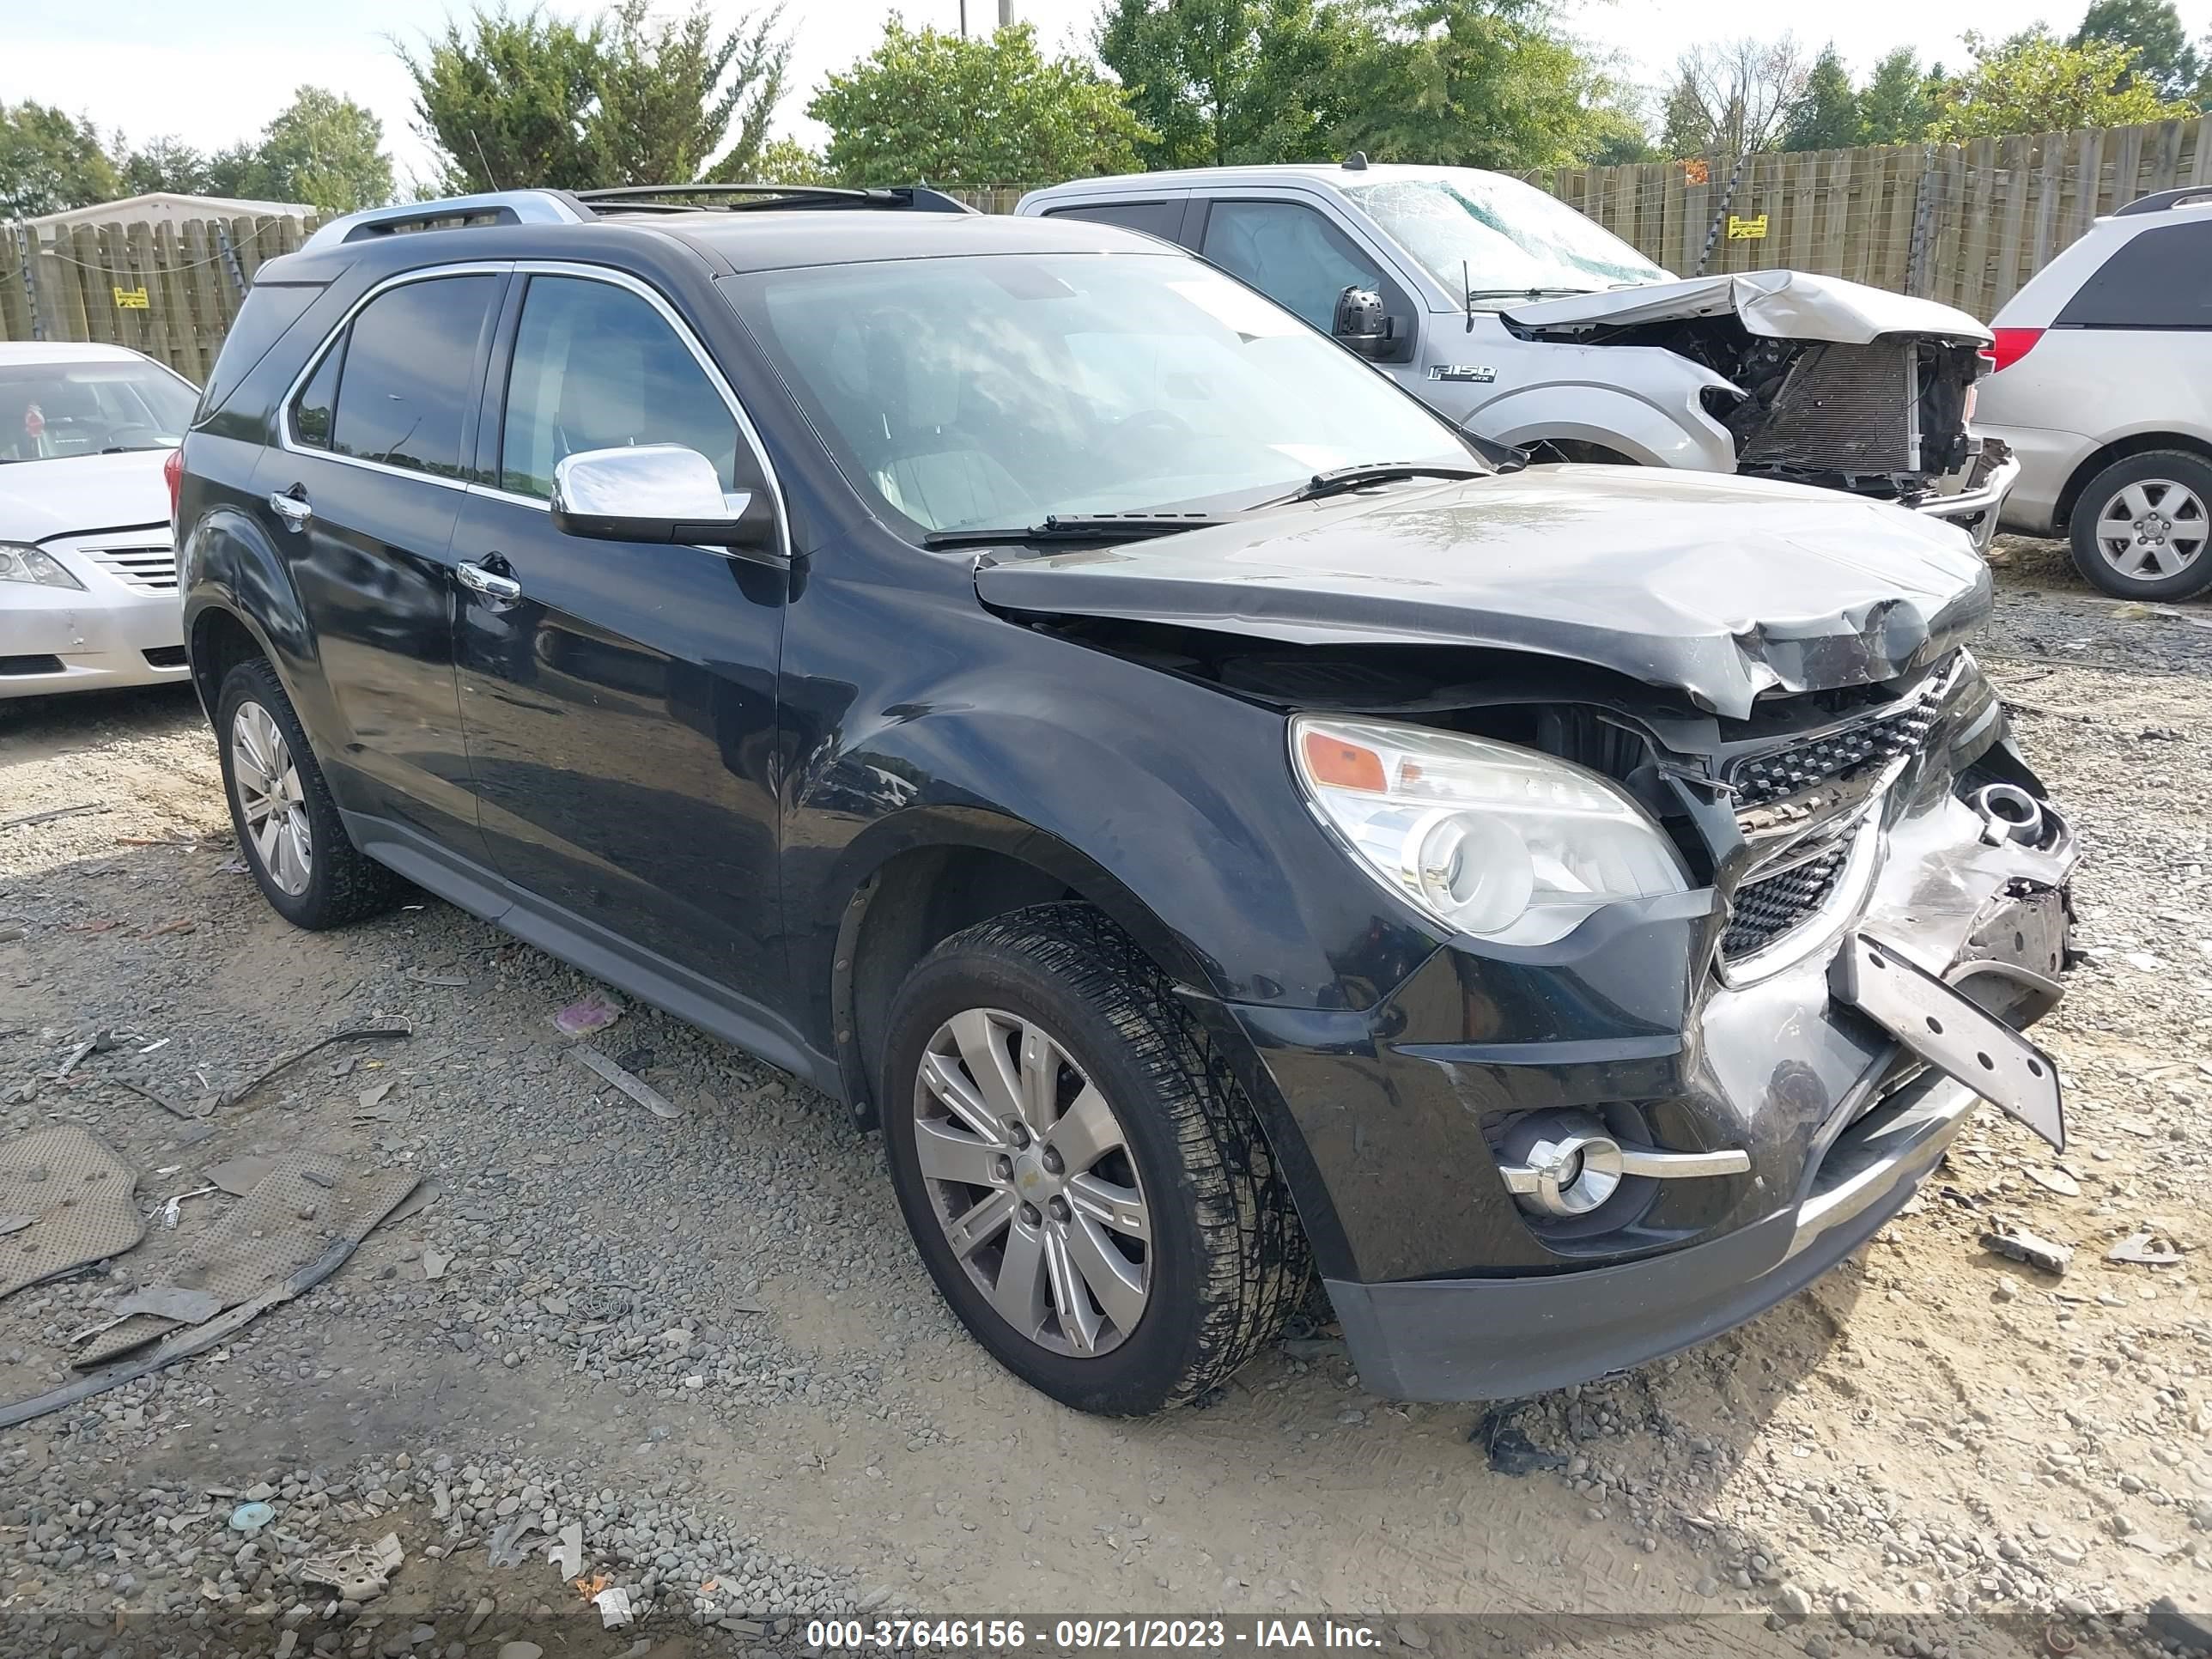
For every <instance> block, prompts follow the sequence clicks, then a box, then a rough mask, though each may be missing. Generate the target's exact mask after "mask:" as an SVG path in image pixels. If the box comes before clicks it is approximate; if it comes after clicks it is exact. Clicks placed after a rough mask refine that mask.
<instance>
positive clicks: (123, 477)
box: [0, 343, 199, 697]
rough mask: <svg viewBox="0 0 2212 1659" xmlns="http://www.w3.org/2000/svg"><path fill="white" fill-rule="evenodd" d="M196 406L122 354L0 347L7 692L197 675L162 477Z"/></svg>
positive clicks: (155, 367) (185, 390)
mask: <svg viewBox="0 0 2212 1659" xmlns="http://www.w3.org/2000/svg"><path fill="white" fill-rule="evenodd" d="M198 400H199V392H198V391H197V388H196V387H194V386H193V385H192V383H191V381H189V380H185V379H184V378H183V377H182V376H181V375H179V374H173V373H172V372H171V371H169V370H168V369H167V368H163V367H162V366H161V364H159V363H157V362H154V361H153V360H152V359H151V358H149V357H146V356H141V355H140V354H139V353H137V352H136V351H131V350H129V349H125V348H124V347H122V346H112V345H86V344H82V343H52V344H40V343H15V344H0V697H25V696H44V695H46V694H47V693H50V692H55V691H76V690H89V689H92V688H95V687H109V686H125V685H154V684H162V683H165V682H167V681H170V680H181V679H184V678H185V677H186V676H187V675H188V674H189V672H190V670H189V669H187V668H186V666H185V639H184V625H183V620H182V613H181V611H179V606H178V603H177V569H176V560H175V556H174V554H173V552H172V550H171V548H170V536H169V491H168V486H167V483H166V482H165V481H164V480H163V478H162V476H161V468H162V464H163V463H164V462H165V461H167V459H168V458H169V456H170V455H171V454H172V453H174V451H175V449H176V447H177V445H178V444H179V442H180V441H182V440H183V437H184V434H185V427H186V426H188V425H189V424H190V423H191V416H192V408H193V405H194V404H197V402H198Z"/></svg>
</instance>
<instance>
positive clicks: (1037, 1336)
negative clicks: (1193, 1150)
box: [914, 1008, 1152, 1358]
mask: <svg viewBox="0 0 2212 1659" xmlns="http://www.w3.org/2000/svg"><path fill="white" fill-rule="evenodd" d="M914 1117H915V1124H914V1132H915V1133H914V1138H915V1158H916V1160H917V1161H918V1162H919V1164H920V1165H921V1173H922V1176H923V1179H924V1181H925V1183H926V1185H927V1188H928V1191H929V1194H930V1196H931V1199H932V1200H933V1204H932V1207H933V1209H934V1211H935V1212H936V1215H937V1218H938V1220H939V1223H940V1224H941V1225H943V1226H944V1229H945V1237H946V1239H947V1240H948V1241H949V1242H950V1243H951V1246H952V1251H953V1254H954V1255H956V1256H957V1257H958V1258H959V1260H960V1263H961V1265H962V1267H964V1268H965V1269H966V1270H967V1273H968V1275H969V1278H970V1279H974V1280H975V1284H976V1285H977V1286H978V1287H979V1288H980V1289H981V1291H982V1292H983V1294H984V1295H985V1296H986V1297H988V1298H989V1300H990V1303H991V1305H992V1306H993V1307H994V1308H995V1309H996V1310H998V1312H999V1314H1000V1317H1002V1318H1003V1319H1005V1320H1006V1322H1007V1323H1008V1324H1010V1325H1012V1327H1013V1328H1015V1329H1016V1330H1018V1331H1019V1332H1020V1333H1021V1334H1023V1335H1024V1336H1025V1337H1027V1338H1028V1339H1029V1340H1030V1341H1032V1342H1035V1343H1036V1344H1037V1345H1038V1346H1041V1347H1045V1348H1049V1349H1051V1350H1052V1351H1053V1352H1056V1353H1063V1354H1072V1355H1076V1356H1079V1357H1084V1358H1088V1357H1091V1356H1094V1355H1097V1354H1103V1353H1107V1352H1111V1351H1112V1350H1113V1349H1115V1347H1118V1346H1120V1345H1121V1342H1122V1341H1123V1340H1125V1339H1126V1338H1127V1336H1128V1334H1129V1333H1130V1332H1132V1331H1133V1330H1134V1329H1136V1328H1137V1322H1138V1321H1139V1319H1141V1318H1142V1317H1143V1316H1144V1312H1145V1304H1146V1298H1147V1297H1148V1296H1149V1295H1150V1294H1151V1291H1152V1212H1151V1210H1150V1209H1149V1208H1148V1207H1147V1206H1146V1200H1145V1189H1144V1183H1143V1182H1141V1181H1140V1180H1139V1178H1138V1176H1137V1170H1136V1164H1135V1162H1134V1161H1133V1159H1132V1158H1131V1157H1130V1155H1129V1149H1128V1142H1127V1137H1126V1135H1125V1134H1124V1133H1123V1131H1122V1127H1121V1120H1120V1119H1119V1118H1118V1117H1116V1116H1115V1113H1114V1109H1113V1107H1112V1106H1111V1105H1110V1104H1109V1103H1108V1101H1107V1099H1106V1097H1105V1096H1104V1095H1103V1094H1102V1093H1101V1092H1100V1091H1099V1090H1098V1089H1097V1086H1096V1085H1094V1084H1092V1082H1091V1079H1089V1078H1088V1077H1086V1076H1085V1075H1084V1073H1083V1070H1082V1068H1081V1067H1080V1066H1077V1065H1076V1063H1075V1061H1074V1060H1073V1058H1072V1057H1070V1055H1069V1054H1068V1052H1067V1050H1066V1048H1063V1047H1062V1046H1061V1045H1060V1042H1059V1040H1058V1039H1057V1038H1055V1037H1054V1036H1053V1035H1052V1034H1051V1033H1050V1032H1049V1031H1047V1030H1045V1029H1044V1028H1043V1027H1042V1026H1041V1025H1039V1024H1036V1022H1035V1021H1034V1020H1026V1019H1023V1018H1019V1017H1018V1016H1017V1015H1013V1014H1008V1013H1002V1012H1000V1011H999V1010H997V1009H995V1008H971V1009H969V1011H968V1012H965V1013H963V1014H956V1015H954V1016H953V1017H952V1018H951V1019H948V1020H946V1021H945V1024H942V1025H940V1026H939V1027H938V1028H937V1031H936V1034H935V1035H934V1036H932V1037H931V1038H930V1039H929V1044H928V1047H927V1048H925V1049H924V1050H923V1052H922V1057H921V1067H920V1070H919V1074H918V1075H917V1076H916V1077H915V1086H914Z"/></svg>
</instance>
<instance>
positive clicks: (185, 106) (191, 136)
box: [0, 0, 2212, 182]
mask: <svg viewBox="0 0 2212 1659" xmlns="http://www.w3.org/2000/svg"><path fill="white" fill-rule="evenodd" d="M686 3H688V0H667V4H668V6H669V8H670V9H677V8H678V7H680V6H681V5H683V4H686ZM1563 3H1564V5H1565V18H1566V21H1567V24H1568V27H1571V29H1573V30H1574V31H1575V32H1576V33H1579V34H1580V35H1582V36H1583V38H1584V39H1585V40H1587V41H1589V42H1591V43H1593V44H1594V45H1595V46H1597V47H1598V48H1599V49H1600V50H1601V51H1607V52H1613V54H1615V55H1616V57H1617V59H1618V67H1619V69H1620V71H1621V72H1622V73H1623V74H1624V75H1625V76H1626V77H1627V78H1628V79H1630V80H1632V81H1635V82H1640V83H1644V84H1656V83H1659V82H1663V81H1665V80H1666V79H1667V78H1668V70H1669V68H1670V67H1671V66H1672V64H1674V59H1675V57H1676V55H1677V54H1678V53H1680V52H1681V51H1682V50H1683V48H1684V47H1685V46H1690V45H1693V44H1695V43H1696V42H1698V41H1699V40H1731V39H1734V38H1735V37H1738V36H1741V35H1754V36H1758V37H1760V38H1765V37H1769V36H1771V35H1773V34H1776V33H1780V32H1781V31H1782V30H1784V29H1785V28H1786V29H1789V30H1790V31H1791V32H1793V33H1796V35H1797V37H1798V38H1799V40H1802V41H1803V42H1804V43H1806V44H1807V46H1808V47H1817V46H1821V45H1824V44H1826V43H1827V42H1828V41H1830V40H1832V41H1833V42H1834V43H1835V46H1836V47H1837V49H1838V51H1839V52H1842V53H1843V55H1844V58H1845V60H1846V61H1848V62H1849V63H1850V64H1851V66H1852V68H1853V70H1855V71H1856V72H1857V73H1859V74H1860V75H1862V76H1863V75H1864V73H1865V72H1866V71H1867V70H1869V69H1870V68H1871V67H1872V66H1873V64H1874V63H1875V60H1876V59H1877V58H1880V57H1881V55H1882V54H1883V53H1885V52H1887V51H1889V50H1890V49H1891V48H1892V47H1893V46H1899V45H1900V44H1909V45H1911V46H1914V47H1915V48H1917V50H1918V52H1920V54H1921V57H1922V58H1923V60H1939V59H1940V60H1942V61H1944V62H1947V63H1952V64H1956V63H1959V62H1960V61H1962V60H1963V59H1964V58H1965V57H1966V49H1965V47H1964V46H1962V45H1961V44H1960V36H1961V35H1962V34H1964V33H1966V31H1967V30H1968V29H1978V30H1981V31H1982V32H1983V33H1990V34H2003V33H2010V32H2012V31H2013V30H2015V29H2017V28H2020V27H2023V26H2025V25H2026V24H2027V23H2030V22H2033V21H2036V20H2038V19H2039V18H2040V19H2042V20H2043V21H2047V22H2049V23H2050V24H2051V25H2052V26H2053V27H2055V28H2057V29H2059V30H2060V31H2061V32H2065V31H2068V30H2070V29H2071V28H2072V27H2073V26H2074V24H2075V22H2076V21H2079V18H2080V15H2081V9H2082V8H2083V5H2084V4H2086V0H2055V3H2051V4H2043V5H2039V4H2038V3H2036V0H1854V3H1851V4H1849V5H1846V6H1844V7H1841V8H1836V7H1826V6H1824V7H1817V8H1816V7H1809V6H1808V7H1799V6H1790V5H1787V4H1777V3H1775V0H1563ZM710 4H712V6H713V8H714V10H715V11H716V13H717V14H718V15H721V16H724V17H726V18H730V19H732V21H734V20H735V18H737V17H738V16H739V15H743V13H744V11H745V10H746V9H747V7H746V6H745V4H744V0H710ZM968 5H969V25H970V27H973V28H982V27H989V26H990V24H991V23H992V21H994V19H995V16H996V11H997V0H968ZM456 9H459V10H465V9H467V5H466V0H459V3H456V0H374V3H373V4H369V3H359V0H356V3H352V4H348V3H346V0H337V3H324V4H319V5H318V4H303V3H301V0H201V3H198V4H196V5H193V6H191V7H188V8H179V7H178V6H177V5H176V4H175V3H173V0H102V3H100V4H99V5H96V6H95V5H82V4H77V5H61V4H24V5H21V6H19V7H16V8H13V9H11V15H10V16H9V21H8V23H7V25H6V33H7V41H6V48H5V50H4V51H0V101H5V102H10V103H12V102H15V101H17V100H22V99H26V98H35V99H37V100H40V102H42V103H49V104H58V105H60V106H62V107H64V109H67V110H69V111H70V112H73V113H76V114H82V115H88V116H90V117H91V118H92V119H93V120H94V121H95V122H97V123H98V124H99V125H100V127H101V128H102V129H103V130H104V131H113V130H115V129H118V128H119V129H121V131H123V133H124V135H125V137H126V138H127V139H130V140H132V141H137V142H143V141H144V140H146V139H149V138H152V137H159V136H161V135H164V134H167V135H173V136H174V137H179V138H180V139H182V140H184V142H185V143H189V144H191V145H193V146H194V147H195V148H197V149H203V150H211V149H220V148H222V146H224V145H226V144H229V143H236V142H238V141H240V140H243V139H249V138H251V137H254V136H255V135H256V134H258V132H259V131H260V129H261V127H262V126H263V125H264V124H265V123H266V122H267V121H268V120H269V118H270V117H271V116H273V115H274V114H276V112H277V111H278V110H280V109H282V108H283V106H284V105H285V104H286V103H288V102H289V101H290V99H291V94H292V89H293V88H295V86H297V85H299V84H300V83H301V82H312V83H313V84H316V85H319V86H324V87H327V88H331V90H333V91H336V92H340V93H343V94H346V95H347V96H349V97H351V98H353V99H355V100H356V101H358V102H360V103H362V104H363V105H365V106H368V108H369V109H371V110H373V111H374V112H375V113H376V114H377V115H378V116H380V118H382V119H383V122H384V127H385V136H386V141H387V143H388V144H389V147H390V149H391V150H392V155H393V157H394V159H395V161H397V163H398V171H399V173H400V175H401V179H402V181H403V182H404V181H405V180H406V179H408V178H410V177H411V176H416V175H420V176H423V177H428V175H429V174H430V173H431V172H432V171H433V169H432V167H431V164H430V151H429V149H428V147H427V146H425V145H424V144H423V143H422V142H421V141H420V140H419V139H418V138H416V137H415V136H414V134H413V132H412V131H411V126H412V109H411V105H410V84H409V82H408V79H407V75H406V71H405V70H404V69H402V68H401V67H400V65H399V63H398V59H397V58H395V57H394V56H393V54H392V42H393V40H395V39H396V40H399V41H402V42H405V43H410V44H419V43H420V42H421V40H422V38H423V36H424V35H425V34H426V33H429V32H432V31H435V30H439V29H441V28H442V27H443V26H444V23H445V20H446V18H447V15H448V14H449V12H451V11H453V10H456ZM548 9H550V10H554V11H557V12H562V13H566V14H568V15H583V14H584V13H586V12H587V11H590V10H596V9H598V8H597V7H596V6H595V5H589V4H585V3H579V0H554V3H552V4H551V5H550V6H549V8H548ZM894 9H896V10H897V11H899V12H900V13H901V14H902V15H903V16H904V17H905V18H906V20H907V21H908V23H909V24H912V25H915V26H920V25H923V24H933V25H935V26H936V27H940V28H945V29H951V28H955V27H957V26H958V23H959V18H960V8H959V0H901V3H897V4H896V6H895V5H893V4H890V3H886V0H789V3H788V5H787V16H788V17H789V18H790V20H791V21H792V22H793V25H794V26H795V29H796V35H797V43H796V49H795V51H794V53H793V64H792V76H791V84H792V87H793V94H792V95H791V96H790V97H789V98H787V100H786V102H785V104H784V106H783V109H782V112H781V116H780V118H779V120H778V122H777V126H778V129H779V131H782V132H785V133H787V134H789V135H791V136H793V137H799V138H801V139H804V140H806V141H809V142H817V143H818V142H819V140H820V137H821V133H820V130H819V129H818V128H817V127H816V126H815V125H813V124H812V123H811V122H810V121H808V120H807V119H806V118H805V114H804V109H805V102H806V98H807V95H808V93H809V90H810V89H811V88H813V87H815V86H817V85H818V84H819V82H821V80H822V77H823V76H824V75H826V74H828V73H829V72H830V71H832V70H841V69H843V68H845V67H846V66H847V65H848V64H851V63H852V62H853V61H854V59H855V58H859V57H861V56H863V55H865V54H866V52H868V51H869V50H870V48H872V46H874V44H875V42H876V40H877V39H878V36H879V35H880V33H881V32H882V28H883V23H884V18H885V17H886V16H887V15H890V12H891V11H893V10H894ZM1015 10H1016V15H1018V16H1019V17H1021V18H1024V19H1025V20H1027V21H1030V22H1033V23H1035V24H1036V27H1037V30H1038V33H1039V34H1040V35H1041V36H1042V38H1043V40H1044V42H1045V44H1046V45H1047V46H1048V47H1057V48H1075V49H1086V48H1087V46H1088V42H1089V38H1090V33H1091V18H1092V17H1093V16H1094V15H1096V13H1097V0H1015ZM2179 10H2180V13H2181V18H2182V21H2183V23H2184V24H2185V26H2186V27H2187V28H2188V30H2189V32H2190V34H2191V37H2192V38H2193V39H2197V40H2202V39H2203V36H2204V34H2205V33H2206V32H2207V30H2208V29H2212V0H2179Z"/></svg>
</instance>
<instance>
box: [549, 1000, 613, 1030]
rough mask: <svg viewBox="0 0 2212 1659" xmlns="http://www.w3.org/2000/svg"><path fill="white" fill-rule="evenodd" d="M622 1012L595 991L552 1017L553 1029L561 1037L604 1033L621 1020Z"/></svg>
mask: <svg viewBox="0 0 2212 1659" xmlns="http://www.w3.org/2000/svg"><path fill="white" fill-rule="evenodd" d="M622 1012H623V1011H622V1010H621V1009H620V1008H618V1007H617V1006H615V1004H614V1003H613V1002H612V1001H611V1000H610V999H608V998H607V997H605V996H604V995H602V994H600V993H599V992H597V991H593V992H592V993H591V994H589V995H587V996H581V997H579V998H577V999H576V1000H575V1001H574V1002H572V1003H570V1004H569V1005H568V1006H567V1007H565V1008H563V1009H562V1010H560V1011H559V1012H557V1013H556V1014H555V1015H554V1016H553V1029H554V1030H556V1031H558V1032H560V1034H561V1035H562V1036H568V1037H580V1036H591V1035H592V1033H593V1032H595V1031H604V1030H606V1029H607V1027H608V1026H610V1025H611V1024H614V1023H615V1022H616V1021H617V1020H618V1019H620V1018H622Z"/></svg>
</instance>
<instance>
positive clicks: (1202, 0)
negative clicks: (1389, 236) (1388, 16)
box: [1095, 0, 1361, 167]
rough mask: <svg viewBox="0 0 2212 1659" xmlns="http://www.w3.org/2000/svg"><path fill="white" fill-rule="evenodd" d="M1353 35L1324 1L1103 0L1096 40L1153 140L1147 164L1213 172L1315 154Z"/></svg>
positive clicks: (1335, 107)
mask: <svg viewBox="0 0 2212 1659" xmlns="http://www.w3.org/2000/svg"><path fill="white" fill-rule="evenodd" d="M1360 36H1361V29H1360V25H1359V22H1358V17H1357V15H1356V14H1355V13H1354V12H1353V11H1352V10H1351V9H1349V7H1348V6H1346V5H1345V4H1340V3H1329V0H1107V3H1106V5H1105V6H1104V8H1103V9H1102V10H1101V12H1100V14H1099V17H1098V24H1097V33H1096V37H1095V45H1096V46H1097V52H1098V56H1099V58H1100V60H1101V61H1102V62H1103V63H1104V64H1105V65H1106V67H1107V68H1108V69H1109V70H1113V71H1114V74H1115V76H1116V78H1118V79H1119V80H1120V81H1121V85H1122V86H1123V88H1126V89H1127V95H1128V101H1129V106H1130V107H1131V108H1132V109H1133V110H1134V111H1135V112H1136V114H1137V118H1139V120H1140V121H1142V122H1143V123H1144V125H1146V127H1147V128H1148V129H1150V130H1151V132H1152V135H1153V136H1152V137H1148V138H1146V139H1144V140H1142V141H1141V142H1140V143H1139V155H1141V156H1142V158H1143V160H1144V163H1145V165H1146V167H1221V166H1226V165H1229V164H1231V163H1252V162H1265V161H1312V160H1316V159H1317V158H1318V157H1320V156H1322V155H1326V154H1327V153H1328V151H1329V149H1330V148H1331V147H1332V146H1333V145H1334V143H1335V129H1336V127H1337V126H1338V125H1339V124H1340V121H1341V120H1342V119H1343V118H1344V117H1345V116H1346V113H1347V112H1348V100H1349V99H1350V98H1351V97H1352V96H1353V95H1354V94H1353V92H1352V88H1351V87H1350V86H1349V85H1348V84H1347V79H1346V70H1347V67H1348V64H1349V63H1350V60H1351V58H1352V54H1353V52H1354V50H1355V47H1356V46H1357V45H1358V44H1359V43H1360Z"/></svg>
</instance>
